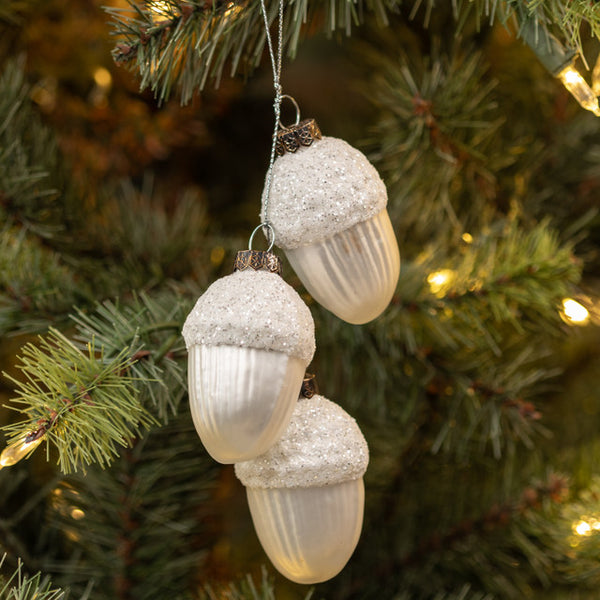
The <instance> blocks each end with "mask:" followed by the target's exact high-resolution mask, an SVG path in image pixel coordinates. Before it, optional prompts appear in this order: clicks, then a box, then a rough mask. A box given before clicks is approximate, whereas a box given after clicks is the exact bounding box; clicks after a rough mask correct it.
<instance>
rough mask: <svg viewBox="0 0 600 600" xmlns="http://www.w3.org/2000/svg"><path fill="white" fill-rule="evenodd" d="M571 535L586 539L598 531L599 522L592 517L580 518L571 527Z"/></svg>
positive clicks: (599, 528) (599, 529)
mask: <svg viewBox="0 0 600 600" xmlns="http://www.w3.org/2000/svg"><path fill="white" fill-rule="evenodd" d="M572 529H573V533H576V534H577V535H580V536H585V537H588V536H590V535H592V534H593V533H596V532H598V531H600V521H598V519H595V518H594V517H582V518H581V519H580V520H579V521H575V523H573V525H572Z"/></svg>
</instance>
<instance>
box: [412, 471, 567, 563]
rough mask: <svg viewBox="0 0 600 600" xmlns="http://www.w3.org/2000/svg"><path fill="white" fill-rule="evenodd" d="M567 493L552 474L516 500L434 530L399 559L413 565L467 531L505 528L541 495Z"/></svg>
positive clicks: (535, 504)
mask: <svg viewBox="0 0 600 600" xmlns="http://www.w3.org/2000/svg"><path fill="white" fill-rule="evenodd" d="M567 493H568V486H567V484H566V481H565V480H564V478H561V477H557V476H552V477H550V478H549V479H548V481H547V482H544V483H538V484H537V485H533V486H531V487H529V488H527V489H525V491H524V492H523V494H522V495H521V498H520V499H519V500H518V501H517V502H512V503H508V504H505V505H502V506H494V507H492V508H490V510H489V511H488V512H487V513H486V514H484V515H482V516H480V517H478V518H477V519H467V520H465V521H463V522H462V523H459V524H458V525H457V526H455V527H454V528H453V529H452V530H450V531H448V532H446V533H444V534H442V535H439V534H436V535H434V536H433V537H431V538H428V539H425V540H423V541H422V542H421V543H420V544H419V546H418V548H416V549H415V551H414V552H412V553H411V554H410V555H409V556H406V557H405V558H404V559H403V560H402V563H403V564H405V565H410V566H413V567H414V566H416V565H418V564H419V563H420V562H422V561H423V560H424V559H429V558H430V557H431V555H432V554H433V553H435V552H439V551H441V550H442V549H443V550H447V549H448V548H452V547H453V546H454V545H456V544H460V542H461V541H462V540H464V539H465V538H467V537H469V536H471V535H485V534H488V533H489V532H490V531H493V530H495V529H499V528H506V527H508V526H509V524H510V522H511V521H512V520H513V519H515V518H517V517H519V516H524V515H525V514H526V513H527V511H529V510H530V509H532V508H536V507H539V506H540V504H541V502H542V500H543V499H545V498H548V499H549V500H551V501H553V502H562V501H564V499H565V497H566V495H567Z"/></svg>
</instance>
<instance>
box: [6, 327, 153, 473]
mask: <svg viewBox="0 0 600 600" xmlns="http://www.w3.org/2000/svg"><path fill="white" fill-rule="evenodd" d="M86 350H87V352H86V353H83V352H80V350H79V349H78V348H77V347H76V346H75V345H74V344H73V343H72V342H71V341H69V340H68V339H67V338H66V337H65V336H64V335H62V334H61V333H59V332H58V331H56V330H53V329H51V330H50V334H49V335H48V336H47V337H46V338H42V337H40V338H39V345H38V346H35V345H33V344H27V345H26V346H25V347H24V348H23V350H22V354H21V357H20V363H19V364H18V365H17V368H18V369H19V370H20V371H21V373H22V374H23V380H22V381H20V380H17V379H15V378H13V377H11V376H10V375H8V374H5V376H6V377H7V378H8V379H9V380H10V381H12V382H13V383H14V384H15V386H16V391H17V395H16V397H15V398H13V400H12V404H11V405H9V408H11V409H13V410H15V411H17V412H20V413H22V414H24V415H25V417H26V418H25V419H24V420H22V421H20V422H17V423H14V424H10V425H6V426H4V427H3V428H2V429H3V431H4V432H5V433H6V435H7V437H8V441H9V446H13V445H16V446H19V445H22V444H24V445H26V447H27V446H28V445H32V446H31V449H32V450H33V449H34V448H35V446H36V445H37V444H36V442H39V441H42V440H45V441H46V449H47V456H48V458H49V457H50V448H51V447H53V449H55V450H56V451H57V452H58V459H57V462H58V464H59V467H60V469H61V470H62V471H63V472H64V473H70V472H72V471H77V470H78V469H81V468H85V465H90V464H92V463H98V464H99V465H100V466H103V467H104V466H107V465H110V463H111V462H112V460H113V459H114V456H116V455H117V447H118V446H128V445H130V444H131V443H132V440H133V438H134V437H135V436H136V435H138V434H139V432H140V428H146V429H147V428H149V427H150V426H151V425H152V424H154V423H155V420H154V419H153V417H152V416H151V415H150V414H149V413H148V412H147V411H145V410H144V408H143V407H142V406H141V404H140V401H139V392H138V390H137V388H136V387H135V385H134V379H133V377H132V376H130V375H127V374H126V373H127V371H128V369H129V368H130V366H131V363H132V361H133V360H134V357H133V352H132V349H131V347H126V348H124V349H123V350H122V351H121V352H120V353H119V354H118V355H117V356H115V357H113V358H112V359H108V358H106V357H105V356H104V352H103V349H102V348H101V347H100V348H98V347H97V346H96V342H95V341H94V340H92V341H91V342H88V344H87V349H86ZM9 464H10V463H9Z"/></svg>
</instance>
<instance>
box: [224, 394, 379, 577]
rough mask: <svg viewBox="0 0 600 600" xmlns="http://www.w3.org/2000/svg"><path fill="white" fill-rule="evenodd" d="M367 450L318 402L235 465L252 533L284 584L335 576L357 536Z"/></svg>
mask: <svg viewBox="0 0 600 600" xmlns="http://www.w3.org/2000/svg"><path fill="white" fill-rule="evenodd" d="M368 460H369V452H368V448H367V444H366V441H365V439H364V437H363V435H362V433H361V432H360V429H359V428H358V425H357V424H356V422H355V421H354V419H352V417H350V416H349V415H348V414H347V413H346V412H345V411H344V410H343V409H342V408H341V407H339V406H338V405H336V404H334V403H333V402H330V401H329V400H327V399H326V398H323V397H322V396H313V397H312V398H310V399H306V400H300V401H299V402H298V404H297V406H296V409H295V410H294V413H293V415H292V418H291V420H290V423H289V425H288V427H287V429H286V431H285V432H284V434H283V436H282V437H281V439H280V440H279V441H278V442H277V443H276V444H275V445H274V446H273V447H272V448H271V449H270V450H269V451H268V452H266V453H265V454H264V455H263V456H259V457H257V458H255V459H253V460H251V461H247V462H243V463H239V464H236V465H235V472H236V475H237V476H238V478H239V479H240V480H241V481H242V483H243V484H244V485H245V486H246V495H247V497H248V504H249V507H250V513H251V515H252V521H253V523H254V528H255V530H256V534H257V536H258V538H259V540H260V542H261V544H262V546H263V548H264V550H265V552H266V554H267V556H268V557H269V559H270V560H271V562H272V563H273V565H274V566H275V567H276V568H277V570H278V571H279V572H280V573H281V574H282V575H284V576H285V577H287V578H288V579H290V580H292V581H295V582H297V583H304V584H312V583H319V582H322V581H326V580H327V579H331V578H332V577H334V576H335V575H337V574H338V573H339V572H340V571H341V570H342V569H343V568H344V566H345V565H346V563H347V562H348V560H349V559H350V557H351V556H352V553H353V552H354V549H355V548H356V545H357V543H358V539H359V537H360V532H361V529H362V522H363V511H364V484H363V475H364V472H365V470H366V468H367V463H368Z"/></svg>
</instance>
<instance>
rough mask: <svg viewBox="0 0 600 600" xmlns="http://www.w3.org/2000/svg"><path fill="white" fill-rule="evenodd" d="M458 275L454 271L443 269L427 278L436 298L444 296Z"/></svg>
mask: <svg viewBox="0 0 600 600" xmlns="http://www.w3.org/2000/svg"><path fill="white" fill-rule="evenodd" d="M455 275H456V273H455V272H454V271H453V270H452V269H441V270H440V271H434V272H433V273H430V274H429V275H428V276H427V283H428V284H429V287H430V289H431V292H432V293H433V294H435V295H436V296H443V295H444V294H445V292H446V290H447V289H448V287H449V286H450V284H451V283H452V281H453V280H454V277H455Z"/></svg>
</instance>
